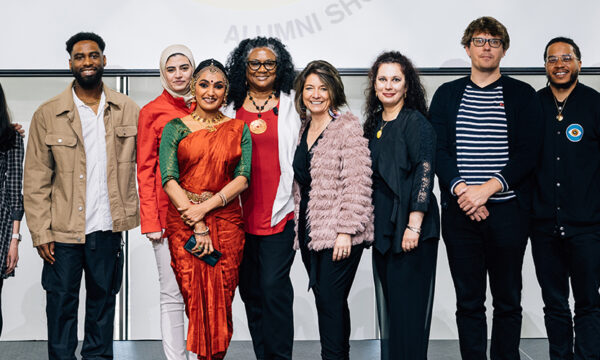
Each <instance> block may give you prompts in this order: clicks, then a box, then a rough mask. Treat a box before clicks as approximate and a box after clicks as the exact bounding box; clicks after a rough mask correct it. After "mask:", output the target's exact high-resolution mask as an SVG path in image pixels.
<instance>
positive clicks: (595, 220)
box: [0, 17, 600, 360]
mask: <svg viewBox="0 0 600 360" xmlns="http://www.w3.org/2000/svg"><path fill="white" fill-rule="evenodd" d="M461 44H462V46H463V47H464V48H465V50H466V53H467V55H468V56H469V58H470V59H471V74H470V75H469V76H467V77H464V78H461V79H458V80H455V81H451V82H448V83H446V84H444V85H442V86H441V87H440V88H439V89H438V90H437V91H436V92H435V95H434V96H433V99H432V102H431V105H430V107H429V110H428V106H427V98H426V94H425V90H424V87H423V85H422V83H421V80H420V78H419V75H418V72H417V70H416V68H415V67H414V65H413V64H412V63H411V61H410V60H409V59H408V58H407V57H406V56H404V55H403V54H401V53H399V52H396V51H388V52H384V53H382V54H380V55H379V56H378V57H377V59H376V60H375V62H374V63H373V65H372V67H371V68H370V70H369V74H368V86H367V89H366V91H365V95H366V105H365V109H364V122H363V123H362V125H361V121H360V120H359V118H358V117H357V116H355V115H353V114H352V113H350V112H344V111H343V108H344V106H345V105H346V96H345V94H344V84H343V82H342V80H341V78H340V74H339V73H338V71H337V70H336V68H335V67H334V66H333V65H331V64H330V63H328V62H326V61H323V60H316V61H312V62H310V63H309V64H308V65H307V66H306V67H305V68H304V69H303V70H302V71H301V72H300V73H298V74H296V73H295V70H294V64H293V61H292V58H291V55H290V53H289V52H288V50H287V49H286V47H285V46H284V45H283V44H282V43H281V42H280V41H279V40H278V39H275V38H265V37H256V38H252V39H245V40H243V41H241V42H240V43H239V45H238V46H237V47H236V48H235V49H234V50H233V51H232V52H231V54H230V55H229V57H228V60H227V62H226V64H225V65H223V64H221V63H220V62H219V61H217V60H215V59H207V60H204V61H202V62H200V63H199V64H198V65H197V66H196V63H195V61H194V57H193V55H192V53H191V51H190V50H189V49H188V48H187V47H185V46H183V45H172V46H169V47H167V48H166V49H165V50H164V51H163V53H162V54H161V57H160V79H161V84H162V86H163V88H164V91H163V92H162V94H160V95H159V96H158V97H157V98H156V99H154V100H153V101H151V102H150V103H148V104H147V105H146V106H144V107H143V108H142V109H141V110H139V108H138V107H137V105H136V104H135V103H134V102H133V101H132V100H131V99H129V98H128V97H126V96H125V95H123V94H120V93H117V92H115V91H113V90H111V89H110V88H108V87H106V86H104V85H103V82H102V72H103V68H104V66H105V65H106V57H105V56H104V48H105V44H104V41H103V40H102V39H101V38H100V37H99V36H98V35H96V34H93V33H78V34H76V35H74V36H73V37H71V38H70V39H69V40H68V41H67V52H68V53H69V56H70V59H69V65H70V68H71V71H72V73H73V75H74V77H75V80H74V81H73V83H72V84H71V85H69V86H68V88H67V89H66V90H65V91H64V92H63V93H62V94H60V95H58V96H57V97H55V98H53V99H51V100H49V101H48V102H46V103H44V104H43V105H41V106H40V108H39V109H38V110H37V111H36V112H35V114H34V116H33V119H32V123H31V127H30V130H29V138H28V142H27V152H26V155H25V170H24V172H25V176H24V194H25V196H24V208H25V214H26V216H27V224H28V227H29V230H30V232H31V236H32V239H33V243H34V246H35V247H36V248H37V250H38V253H39V254H40V256H41V257H42V259H43V260H44V268H43V273H42V285H43V287H44V289H45V290H46V294H47V307H46V313H47V320H48V340H49V341H48V353H49V358H50V359H72V358H74V353H75V348H76V346H77V307H78V299H79V288H80V281H81V276H82V272H85V277H86V290H87V294H86V316H85V338H84V342H83V348H82V351H81V352H82V357H83V358H84V359H100V358H112V356H113V353H112V337H113V319H114V312H115V296H116V294H117V293H118V291H119V289H120V286H121V278H122V267H123V254H122V240H121V232H122V231H125V230H129V229H132V228H135V227H137V226H138V225H140V220H141V231H142V233H143V234H145V236H146V237H147V238H148V239H149V240H150V241H151V243H152V246H153V248H154V253H155V257H156V265H157V268H158V274H159V283H160V306H161V332H162V337H163V349H164V352H165V355H166V357H167V358H168V359H169V360H179V359H186V356H187V355H186V350H188V351H189V352H191V353H194V354H195V355H196V356H197V357H198V359H202V360H213V359H223V358H224V357H225V354H226V352H227V348H228V346H229V343H230V340H231V336H232V332H233V323H232V310H231V304H232V301H233V297H234V294H235V290H236V288H237V287H238V285H239V290H240V296H241V298H242V300H243V302H244V304H245V307H246V315H247V318H248V326H249V329H250V334H251V336H252V342H253V347H254V352H255V355H256V358H257V359H264V360H266V359H269V360H271V359H273V360H274V359H291V358H292V345H293V337H294V327H293V312H292V304H293V298H294V294H293V287H292V283H291V281H290V276H289V274H290V268H291V265H292V262H293V259H294V255H295V251H294V250H300V252H301V258H302V261H303V263H304V266H305V268H306V271H307V274H308V288H309V289H310V290H312V292H313V294H314V296H315V302H316V307H317V313H318V327H319V333H320V340H321V356H322V358H323V359H327V360H333V359H336V360H337V359H340V360H343V359H349V354H350V344H349V337H350V313H349V309H348V295H349V292H350V289H351V286H352V283H353V281H354V277H355V274H356V271H357V268H358V265H359V262H360V258H361V255H362V253H363V250H364V249H365V248H366V247H369V246H371V245H372V247H373V251H372V254H373V273H374V281H375V292H376V300H377V311H378V320H379V321H378V323H379V326H380V333H381V358H382V359H386V360H388V359H389V360H391V359H393V360H398V359H410V360H414V359H425V358H426V357H427V346H428V340H429V332H430V324H431V314H432V305H433V296H434V289H435V274H436V262H437V251H438V239H439V238H440V236H439V235H440V212H439V209H438V202H437V200H436V198H435V196H434V195H433V193H432V190H433V184H434V176H435V175H437V176H438V179H439V184H440V191H441V231H442V235H443V238H444V241H445V244H446V249H447V255H448V259H449V265H450V270H451V275H452V278H453V281H454V287H455V291H456V298H457V311H456V320H457V325H458V332H459V341H460V352H461V355H462V358H463V359H485V358H486V356H487V355H486V348H487V325H486V315H485V306H484V303H485V297H486V289H487V279H488V278H489V283H490V290H491V294H492V297H493V302H492V304H493V307H494V311H493V319H492V321H493V325H492V340H491V348H490V355H491V358H492V359H519V358H520V356H519V339H520V331H521V321H522V315H521V305H520V304H521V287H522V281H521V271H522V264H523V257H524V251H525V247H526V244H527V239H528V238H529V237H531V243H532V251H533V257H534V261H535V266H536V274H537V277H538V280H539V283H540V286H541V288H542V296H543V300H544V304H545V307H544V313H545V322H546V329H547V332H548V340H549V351H550V357H551V358H552V359H553V360H554V359H599V358H600V295H599V293H598V290H599V288H600V232H599V231H600V192H599V191H596V190H597V187H598V185H597V184H598V183H600V156H599V155H598V154H599V150H600V147H599V145H600V94H599V93H598V92H596V91H595V90H593V89H591V88H589V87H587V86H585V85H583V84H581V83H580V82H579V81H578V73H579V70H580V69H581V52H580V49H579V48H578V46H577V45H576V44H575V42H573V40H571V39H568V38H563V37H559V38H555V39H552V40H551V41H550V42H549V43H548V44H547V46H546V47H545V49H544V63H545V68H546V73H547V77H548V86H546V87H545V88H543V89H541V90H540V91H538V92H537V94H536V92H535V91H534V89H533V88H532V87H531V86H529V85H528V84H526V83H524V82H522V81H519V80H515V79H512V78H511V77H508V76H505V75H502V74H501V72H500V67H499V66H500V61H501V59H502V57H503V56H504V55H505V53H506V51H507V49H508V48H509V45H510V38H509V36H508V32H507V30H506V28H505V27H504V26H503V25H502V24H501V23H500V22H498V21H497V20H496V19H494V18H491V17H482V18H479V19H476V20H474V21H473V22H471V23H470V24H469V26H468V27H467V29H466V30H465V32H464V35H463V38H462V41H461ZM0 95H2V96H0V138H1V139H2V142H1V143H0V180H2V181H0V185H1V186H2V187H1V188H0V191H2V197H0V206H1V208H0V221H1V222H0V230H1V232H0V236H2V238H1V239H0V240H1V241H0V261H2V263H1V264H2V266H1V271H2V272H1V274H0V275H1V276H0V289H1V286H2V279H4V278H6V277H7V276H11V275H13V274H14V268H15V266H16V263H17V259H18V250H17V249H18V242H19V241H20V235H19V224H20V220H21V217H22V215H23V199H22V198H21V187H20V186H21V185H20V184H21V178H22V175H23V174H22V170H21V163H22V159H23V141H22V138H21V136H19V135H18V132H16V131H15V130H14V129H13V127H12V126H11V124H10V121H9V119H8V112H7V110H6V102H5V100H4V96H3V94H2V93H1V92H0ZM567 100H568V104H567ZM567 106H568V107H567ZM138 112H139V120H138ZM136 164H137V169H136ZM136 170H137V171H136ZM136 175H137V184H138V185H139V186H138V189H137V190H136V181H135V180H136ZM138 194H139V203H138ZM11 234H12V235H11ZM190 244H191V245H190ZM569 279H570V281H571V289H572V291H573V296H574V298H575V318H574V321H573V317H572V315H571V311H570V308H569V302H568V300H569V293H570V290H569ZM184 314H185V315H187V317H188V318H189V326H188V328H187V331H186V329H185V328H184ZM0 319H1V318H0ZM573 323H574V324H573ZM0 330H1V321H0ZM186 333H187V342H186V340H185V339H186ZM573 333H575V336H574V334H573Z"/></svg>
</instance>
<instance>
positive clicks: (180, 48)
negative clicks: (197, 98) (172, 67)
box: [159, 44, 196, 106]
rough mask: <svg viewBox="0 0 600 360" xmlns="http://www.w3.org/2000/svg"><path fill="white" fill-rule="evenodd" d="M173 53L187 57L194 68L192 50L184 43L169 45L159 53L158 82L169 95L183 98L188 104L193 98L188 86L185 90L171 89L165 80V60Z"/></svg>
mask: <svg viewBox="0 0 600 360" xmlns="http://www.w3.org/2000/svg"><path fill="white" fill-rule="evenodd" d="M174 54H182V55H184V56H185V57H187V58H188V60H189V61H190V64H191V65H192V71H194V69H195V68H196V62H195V61H194V55H192V51H191V50H190V49H189V48H188V47H187V46H185V45H178V44H175V45H171V46H169V47H167V48H166V49H164V50H163V52H162V54H160V64H159V66H160V82H161V84H162V87H163V88H164V89H165V90H167V92H168V93H169V94H171V96H173V97H174V98H183V100H184V101H185V103H186V104H187V105H188V106H189V105H190V103H191V102H192V101H193V100H194V96H192V93H191V92H190V89H189V87H187V88H186V89H185V90H183V91H179V92H177V91H174V90H173V89H171V87H170V86H169V83H168V82H167V78H166V77H165V72H166V71H167V69H166V68H167V60H168V59H169V57H170V56H172V55H174Z"/></svg>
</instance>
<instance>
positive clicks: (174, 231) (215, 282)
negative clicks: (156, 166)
mask: <svg viewBox="0 0 600 360" xmlns="http://www.w3.org/2000/svg"><path fill="white" fill-rule="evenodd" d="M227 87H228V80H227V76H226V74H225V69H224V67H223V65H222V64H221V63H219V62H218V61H216V60H214V59H209V60H205V61H203V62H201V63H200V64H199V65H198V67H197V68H196V70H195V71H194V77H193V79H192V82H191V84H190V88H191V89H193V92H194V97H195V99H196V104H197V106H196V109H195V110H194V112H192V113H191V114H190V115H188V116H185V117H183V118H181V119H179V118H177V119H173V120H171V121H170V122H169V123H168V124H167V125H166V126H165V128H164V130H163V134H162V141H161V143H160V155H159V158H160V168H161V171H162V183H163V187H164V189H165V192H166V193H167V195H168V196H169V198H170V199H171V204H170V205H169V210H168V212H167V228H166V232H165V235H166V236H167V237H168V238H169V250H170V251H171V266H172V267H173V270H174V271H175V277H176V279H177V283H178V284H179V288H180V289H181V294H182V295H183V298H184V301H185V309H186V313H187V315H188V318H189V328H188V336H187V349H188V350H189V351H192V352H194V353H195V354H197V356H198V359H201V360H215V359H223V358H224V357H225V353H226V352H227V347H228V346H229V342H230V340H231V336H232V334H233V323H232V315H231V303H232V301H233V296H234V294H235V288H236V287H237V284H238V271H239V265H240V262H241V260H242V253H243V248H244V228H243V221H242V211H241V207H240V203H239V201H238V195H239V194H240V193H241V192H242V191H244V189H246V188H247V187H248V179H249V178H250V165H251V164H250V162H251V156H252V142H251V139H250V132H249V130H248V127H247V125H245V124H244V121H242V120H238V119H230V118H228V117H226V116H224V115H223V114H222V113H221V112H220V111H219V108H220V107H221V105H222V104H223V102H224V100H225V97H226V93H227ZM191 237H194V238H195V241H196V245H195V247H194V248H193V250H192V252H193V253H194V254H192V253H190V252H188V251H187V250H185V249H184V245H185V244H186V243H187V242H188V240H189V239H190V238H191ZM215 250H216V251H219V252H220V253H222V256H221V258H220V259H219V261H218V262H217V263H216V265H214V266H211V265H209V264H208V263H206V262H205V261H202V260H201V259H199V258H198V257H203V256H206V255H209V254H212V253H213V252H214V251H215Z"/></svg>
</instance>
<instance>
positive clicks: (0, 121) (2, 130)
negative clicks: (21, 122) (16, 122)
mask: <svg viewBox="0 0 600 360" xmlns="http://www.w3.org/2000/svg"><path fill="white" fill-rule="evenodd" d="M16 134H17V132H16V131H15V129H14V128H13V126H12V124H11V123H10V116H9V115H8V106H7V105H6V97H5V96H4V90H3V89H2V84H0V151H6V150H8V149H10V148H12V147H13V146H14V145H15V136H16Z"/></svg>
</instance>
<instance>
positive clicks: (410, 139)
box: [369, 109, 440, 254]
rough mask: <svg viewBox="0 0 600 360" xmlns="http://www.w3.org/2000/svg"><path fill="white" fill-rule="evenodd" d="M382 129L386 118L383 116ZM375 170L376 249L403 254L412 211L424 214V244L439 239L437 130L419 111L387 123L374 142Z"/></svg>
mask: <svg viewBox="0 0 600 360" xmlns="http://www.w3.org/2000/svg"><path fill="white" fill-rule="evenodd" d="M378 121H379V124H380V125H379V126H378V127H377V130H378V129H379V128H380V127H381V124H382V121H383V120H382V119H381V114H378ZM369 150H371V158H372V168H373V205H374V208H375V209H374V212H375V248H376V249H377V250H378V251H379V252H380V253H382V254H384V253H385V252H387V250H389V249H391V251H392V252H393V253H400V252H402V237H403V236H404V231H405V230H406V225H407V224H408V217H409V214H410V213H411V212H413V211H422V212H424V213H425V217H424V219H423V223H422V224H421V236H420V240H427V239H432V238H435V239H438V238H439V230H440V220H439V210H438V207H437V200H436V199H435V196H434V195H433V193H432V189H433V179H434V168H435V164H434V158H435V132H434V131H433V128H432V126H431V124H429V122H428V121H427V119H425V117H424V116H423V115H422V114H421V113H420V112H418V111H416V110H411V109H402V111H400V114H398V117H397V118H396V119H395V120H393V121H390V122H389V123H387V125H386V126H385V128H384V129H383V130H382V136H381V138H379V139H377V134H376V133H375V134H374V135H373V137H372V138H371V139H370V140H369Z"/></svg>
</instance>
